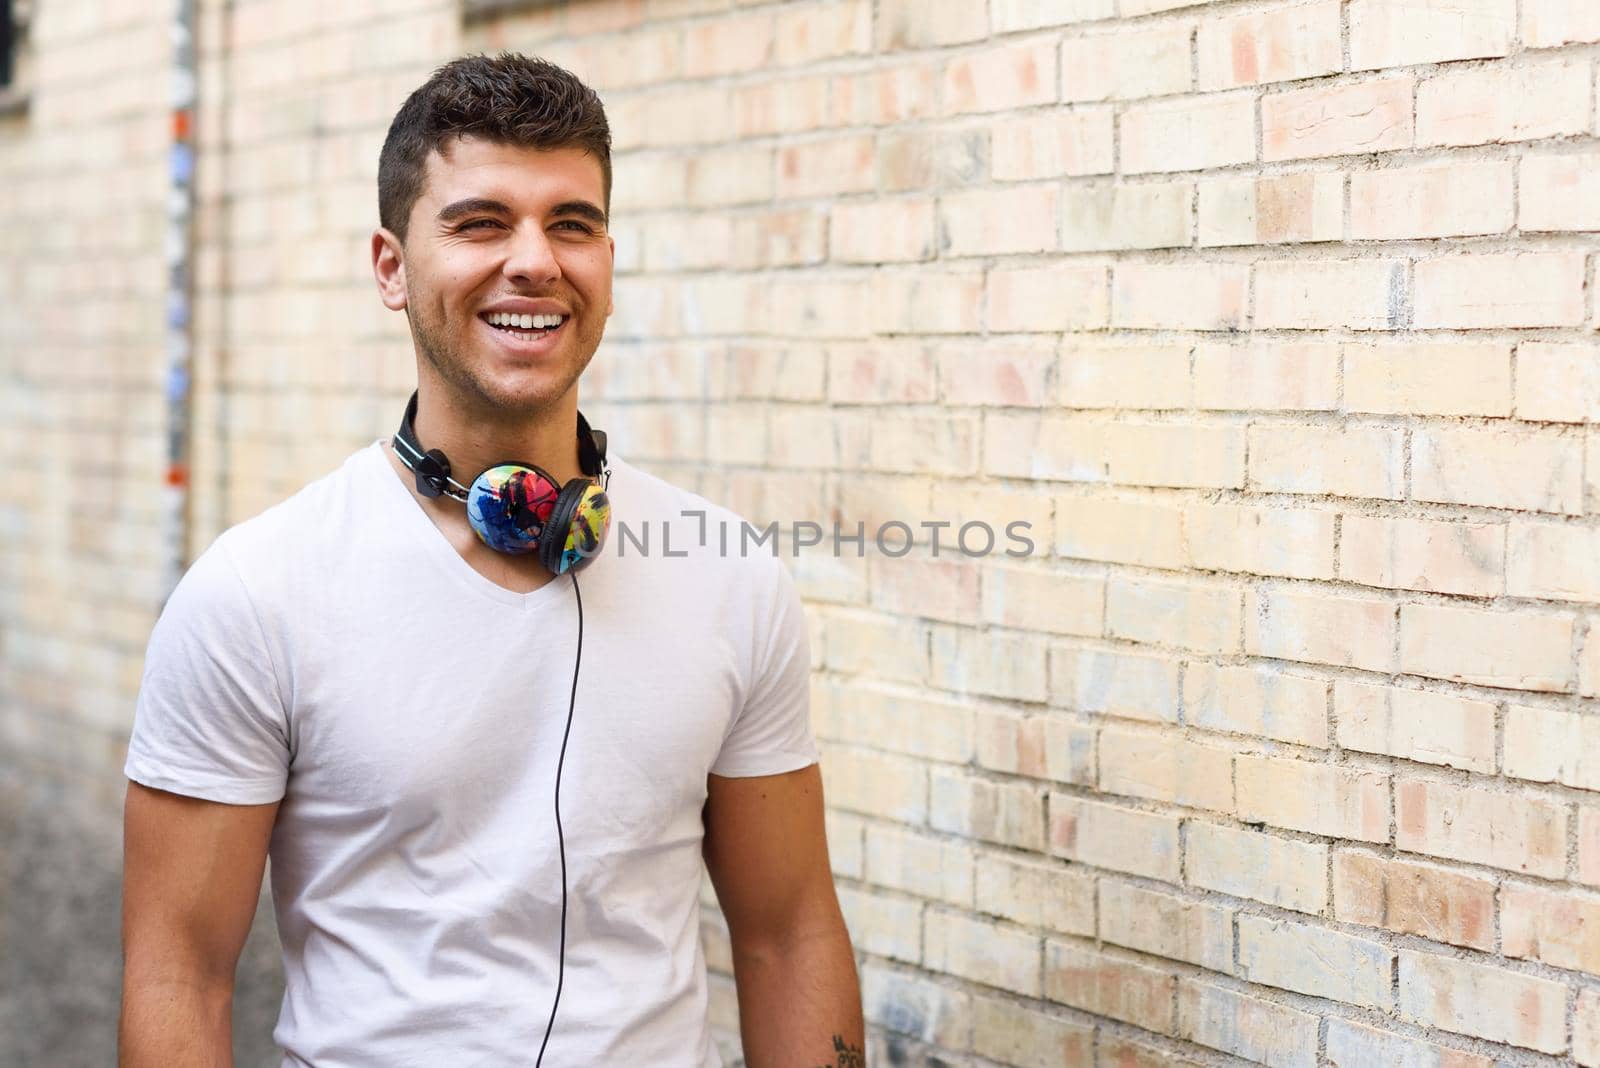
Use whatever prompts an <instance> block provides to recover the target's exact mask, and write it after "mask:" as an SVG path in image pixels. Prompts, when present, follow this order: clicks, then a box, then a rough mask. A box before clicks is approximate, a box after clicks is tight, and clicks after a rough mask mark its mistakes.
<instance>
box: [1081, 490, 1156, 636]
mask: <svg viewBox="0 0 1600 1068" xmlns="http://www.w3.org/2000/svg"><path fill="white" fill-rule="evenodd" d="M1056 507H1057V508H1058V509H1059V510H1060V513H1061V522H1060V523H1058V524H1057V525H1056V541H1055V553H1056V555H1057V556H1066V557H1073V558H1076V559H1079V560H1102V561H1105V562H1108V563H1119V564H1140V565H1143V566H1145V567H1160V568H1167V569H1170V570H1178V569H1180V568H1182V566H1183V545H1182V537H1183V528H1182V522H1183V513H1182V511H1181V510H1180V509H1178V508H1176V507H1174V506H1172V505H1169V504H1163V503H1161V502H1158V501H1154V500H1148V499H1145V498H1122V497H1117V498H1106V497H1099V496H1087V495H1084V494H1073V495H1072V496H1058V497H1057V498H1056ZM1095 633H1096V634H1098V633H1099V631H1098V630H1096V631H1095Z"/></svg>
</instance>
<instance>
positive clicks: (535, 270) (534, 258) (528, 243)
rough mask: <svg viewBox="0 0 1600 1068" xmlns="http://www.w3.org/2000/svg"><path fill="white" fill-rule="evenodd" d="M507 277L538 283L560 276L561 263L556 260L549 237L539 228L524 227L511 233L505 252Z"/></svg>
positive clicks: (550, 280)
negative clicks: (508, 245) (509, 243)
mask: <svg viewBox="0 0 1600 1068" xmlns="http://www.w3.org/2000/svg"><path fill="white" fill-rule="evenodd" d="M505 273H506V277H507V278H522V279H526V280H527V281H529V282H531V283H533V284H535V285H540V284H544V283H547V282H552V281H554V280H556V279H557V278H560V277H561V265H560V264H559V263H558V262H557V261H556V255H555V250H554V249H552V248H551V247H550V239H549V237H548V236H547V235H546V234H545V232H544V231H543V230H541V229H538V228H537V227H535V228H524V229H520V230H518V231H516V232H515V233H513V234H512V235H511V245H510V248H509V249H508V250H507V252H506V264H505Z"/></svg>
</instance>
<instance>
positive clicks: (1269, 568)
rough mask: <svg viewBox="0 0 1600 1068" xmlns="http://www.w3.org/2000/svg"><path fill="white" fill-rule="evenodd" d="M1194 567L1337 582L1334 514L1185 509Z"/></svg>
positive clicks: (1211, 507)
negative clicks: (1334, 565)
mask: <svg viewBox="0 0 1600 1068" xmlns="http://www.w3.org/2000/svg"><path fill="white" fill-rule="evenodd" d="M1184 529H1185V530H1186V531H1187V532H1188V538H1187V540H1188V544H1189V564H1190V566H1192V567H1196V568H1203V569H1206V570H1215V571H1236V572H1241V573H1245V574H1255V575H1281V576H1284V577H1286V578H1307V579H1310V578H1323V579H1326V578H1332V577H1333V515H1332V513H1329V512H1322V511H1316V510H1313V509H1308V508H1295V509H1285V508H1279V507H1272V508H1254V507H1249V506H1243V505H1231V504H1210V505H1208V504H1192V505H1190V506H1188V507H1187V508H1186V509H1184Z"/></svg>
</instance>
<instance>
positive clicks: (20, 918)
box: [0, 764, 283, 1068]
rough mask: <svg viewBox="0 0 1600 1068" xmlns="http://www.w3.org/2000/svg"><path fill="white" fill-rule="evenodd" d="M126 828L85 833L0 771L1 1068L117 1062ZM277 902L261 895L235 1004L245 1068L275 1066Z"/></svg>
mask: <svg viewBox="0 0 1600 1068" xmlns="http://www.w3.org/2000/svg"><path fill="white" fill-rule="evenodd" d="M121 925H122V828H121V825H120V823H117V824H113V825H107V826H103V827H83V826H79V825H78V824H77V821H73V820H67V819H65V818H63V817H62V816H61V815H60V807H59V806H58V805H55V804H53V803H52V799H51V796H50V793H49V791H48V790H45V789H41V788H38V787H37V786H35V785H34V784H32V783H26V782H24V781H23V780H22V779H21V778H20V777H19V776H18V775H17V774H16V773H15V771H14V770H13V769H10V768H8V767H6V766H5V765H3V764H0V1063H3V1064H5V1065H6V1066H7V1068H105V1066H106V1065H112V1064H115V1063H116V1033H117V1011H118V1004H119V1002H120V999H121V996H122V935H121ZM278 953H279V950H278V936H277V931H276V929H275V928H274V925H273V922H272V909H271V901H270V899H269V898H267V897H266V896H263V897H262V899H261V907H260V908H258V909H257V912H256V922H255V926H254V927H253V928H252V930H251V932H250V939H249V941H248V942H247V943H246V945H245V949H244V953H243V954H242V956H241V960H240V965H239V977H238V985H237V992H236V994H235V998H234V1015H233V1034H234V1063H235V1064H236V1066H237V1068H278V1064H279V1059H278V1057H277V1047H276V1046H274V1045H273V1043H272V1025H273V1023H274V1022H275V1021H276V1020H277V1017H278V1002H279V999H280V998H281V997H282V993H283V977H282V968H281V964H280V961H279V957H278Z"/></svg>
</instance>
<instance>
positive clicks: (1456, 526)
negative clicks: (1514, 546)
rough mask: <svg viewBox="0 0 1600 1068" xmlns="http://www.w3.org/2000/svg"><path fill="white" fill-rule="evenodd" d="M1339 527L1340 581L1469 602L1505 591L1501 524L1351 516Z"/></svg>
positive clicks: (1504, 550) (1504, 538) (1346, 517)
mask: <svg viewBox="0 0 1600 1068" xmlns="http://www.w3.org/2000/svg"><path fill="white" fill-rule="evenodd" d="M1341 523H1342V532H1341V542H1340V544H1341V547H1342V552H1341V555H1340V560H1339V577H1341V578H1344V579H1348V580H1350V581H1352V582H1359V583H1361V584H1362V585H1366V586H1381V587H1384V588H1388V589H1406V590H1426V591H1429V592H1433V593H1458V594H1463V595H1466V596H1469V597H1492V596H1494V595H1496V594H1498V593H1500V592H1501V591H1502V590H1503V589H1504V587H1505V583H1504V581H1503V578H1502V576H1503V575H1504V574H1505V566H1506V549H1505V544H1506V529H1505V525H1504V524H1501V523H1466V522H1449V521H1445V520H1433V519H1406V518H1403V517H1389V516H1369V515H1355V514H1352V513H1346V514H1345V515H1344V516H1343V518H1342V520H1341Z"/></svg>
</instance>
